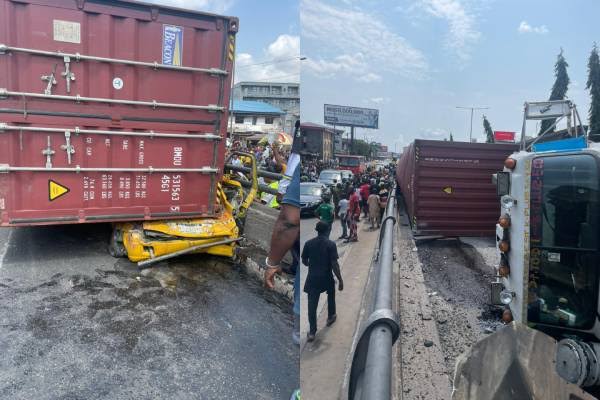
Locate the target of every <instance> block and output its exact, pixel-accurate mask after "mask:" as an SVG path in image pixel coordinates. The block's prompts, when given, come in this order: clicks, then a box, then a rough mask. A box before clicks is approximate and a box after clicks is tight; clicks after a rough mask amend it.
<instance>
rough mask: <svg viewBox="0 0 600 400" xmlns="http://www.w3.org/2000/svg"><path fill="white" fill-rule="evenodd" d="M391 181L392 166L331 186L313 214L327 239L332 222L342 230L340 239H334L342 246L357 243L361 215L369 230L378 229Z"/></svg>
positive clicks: (373, 170)
mask: <svg viewBox="0 0 600 400" xmlns="http://www.w3.org/2000/svg"><path fill="white" fill-rule="evenodd" d="M393 178H394V169H393V167H392V166H388V167H381V168H379V169H377V168H374V167H368V168H367V170H366V171H365V172H364V173H363V174H357V175H354V176H353V177H352V178H351V179H346V178H343V179H342V181H341V182H334V184H333V185H332V186H331V187H330V190H329V191H328V192H326V193H324V194H323V203H322V204H321V205H320V206H319V207H318V208H317V210H316V211H315V214H316V216H317V217H318V218H319V220H320V221H323V222H325V223H327V224H329V229H328V231H327V237H329V233H330V232H331V227H332V225H333V223H334V221H335V219H336V218H337V219H339V222H340V224H341V228H342V235H341V236H340V237H339V238H338V239H344V240H345V242H356V241H358V229H357V223H358V221H359V220H360V218H361V215H362V216H363V218H364V219H366V220H367V221H368V222H369V223H370V224H371V227H370V228H371V229H373V230H374V229H378V228H379V226H380V225H381V219H382V217H383V214H384V212H385V208H386V206H387V200H388V197H389V195H390V190H391V188H392V186H393Z"/></svg>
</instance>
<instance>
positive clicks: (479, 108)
mask: <svg viewBox="0 0 600 400" xmlns="http://www.w3.org/2000/svg"><path fill="white" fill-rule="evenodd" d="M456 108H460V109H462V110H471V129H470V130H469V143H471V141H472V140H473V111H474V110H487V109H489V107H461V106H456Z"/></svg>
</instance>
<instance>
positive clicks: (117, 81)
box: [113, 78, 123, 90]
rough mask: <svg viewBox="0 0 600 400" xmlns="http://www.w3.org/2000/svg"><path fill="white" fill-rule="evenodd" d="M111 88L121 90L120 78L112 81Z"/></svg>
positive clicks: (121, 80)
mask: <svg viewBox="0 0 600 400" xmlns="http://www.w3.org/2000/svg"><path fill="white" fill-rule="evenodd" d="M113 87H114V88H115V89H117V90H121V89H122V88H123V79H121V78H115V79H113Z"/></svg>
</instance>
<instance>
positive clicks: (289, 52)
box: [235, 34, 302, 82]
mask: <svg viewBox="0 0 600 400" xmlns="http://www.w3.org/2000/svg"><path fill="white" fill-rule="evenodd" d="M299 57H300V37H299V36H292V35H285V34H284V35H279V36H278V37H277V39H275V41H274V42H272V43H271V44H269V45H268V46H267V48H266V49H265V50H263V53H262V54H261V55H260V57H258V58H256V57H254V56H253V55H252V54H248V53H240V54H237V58H236V71H235V80H236V82H240V81H256V80H261V81H267V80H275V81H286V82H298V81H299V79H300V63H301V62H302V61H300V60H299Z"/></svg>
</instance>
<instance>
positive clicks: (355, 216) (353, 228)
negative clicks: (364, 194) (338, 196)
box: [345, 192, 361, 243]
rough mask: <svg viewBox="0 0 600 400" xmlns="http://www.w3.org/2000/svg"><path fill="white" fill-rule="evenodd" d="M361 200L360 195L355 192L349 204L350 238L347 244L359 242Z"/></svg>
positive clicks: (347, 216)
mask: <svg viewBox="0 0 600 400" xmlns="http://www.w3.org/2000/svg"><path fill="white" fill-rule="evenodd" d="M360 211H361V210H360V198H359V196H358V193H356V192H353V193H352V195H351V196H350V200H349V203H348V213H347V215H346V218H347V219H348V225H349V228H350V237H349V238H348V239H346V240H345V242H346V243H347V242H358V220H359V219H360Z"/></svg>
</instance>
